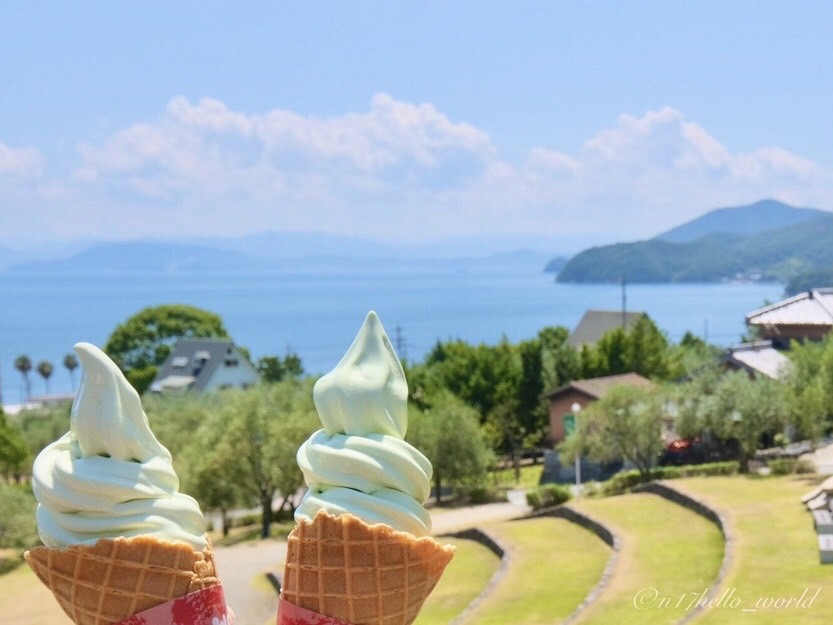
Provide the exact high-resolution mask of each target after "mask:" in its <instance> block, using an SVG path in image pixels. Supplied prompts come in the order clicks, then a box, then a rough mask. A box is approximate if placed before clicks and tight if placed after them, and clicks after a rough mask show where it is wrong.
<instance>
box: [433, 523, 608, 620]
mask: <svg viewBox="0 0 833 625" xmlns="http://www.w3.org/2000/svg"><path fill="white" fill-rule="evenodd" d="M488 529H489V531H490V532H491V533H493V534H494V535H495V537H496V538H497V539H498V540H499V541H500V542H501V543H502V544H503V545H505V546H506V547H507V548H509V549H510V550H511V559H510V561H509V566H508V568H507V571H506V573H505V575H504V577H503V579H502V580H501V583H500V584H499V585H498V586H497V587H496V588H495V589H494V591H493V592H492V593H491V594H490V595H489V597H487V598H486V599H484V601H483V602H482V603H481V604H480V605H479V606H478V607H477V608H476V609H475V611H474V612H473V613H472V614H471V617H470V618H469V619H468V621H467V622H468V623H472V624H476V625H552V624H553V623H558V622H559V621H561V620H563V619H564V618H565V617H567V616H568V615H569V614H570V613H571V612H572V611H573V610H575V608H576V607H577V606H578V605H579V604H580V603H581V602H582V601H583V600H584V598H585V597H586V596H587V594H588V593H589V592H590V590H592V588H593V587H594V586H595V585H596V583H597V582H598V580H599V578H600V577H601V574H602V571H603V570H604V567H605V565H606V564H607V561H608V558H609V557H610V549H609V548H608V547H607V545H605V544H604V543H603V542H602V541H601V540H599V538H598V537H597V536H596V535H595V534H593V533H591V532H589V531H587V530H585V529H583V528H581V527H579V526H578V525H575V524H573V523H570V522H568V521H565V520H563V519H552V518H540V519H529V520H524V521H510V522H505V523H500V524H496V525H492V526H489V528H488ZM446 622H447V621H446Z"/></svg>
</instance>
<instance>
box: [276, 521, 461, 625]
mask: <svg viewBox="0 0 833 625" xmlns="http://www.w3.org/2000/svg"><path fill="white" fill-rule="evenodd" d="M453 555H454V548H453V547H451V546H449V545H441V544H440V543H438V542H437V541H435V540H434V539H433V538H430V537H424V538H416V537H414V536H412V535H411V534H407V533H405V532H397V531H394V530H393V529H391V528H390V527H389V526H387V525H382V524H377V525H368V524H367V523H365V522H364V521H362V520H361V519H358V518H356V517H354V516H352V515H350V514H343V515H340V516H338V517H335V516H332V515H330V514H327V513H326V512H324V511H320V512H318V514H317V515H316V516H315V518H314V519H313V520H312V522H308V521H302V522H301V523H299V524H298V525H296V526H295V529H293V530H292V533H290V535H289V538H288V539H287V556H286V566H285V568H284V578H283V588H282V589H281V597H282V598H283V599H285V600H286V601H289V602H290V603H293V604H295V605H297V606H300V607H302V608H306V609H307V610H312V611H314V612H318V613H319V614H325V615H327V616H331V617H334V618H337V619H340V620H342V621H346V622H347V623H351V624H352V625H410V623H413V621H414V619H415V618H416V617H417V614H418V613H419V610H420V608H421V607H422V604H423V602H424V601H425V599H426V598H427V597H428V595H429V594H431V591H432V590H434V586H436V585H437V582H438V581H439V579H440V576H441V575H442V573H443V570H444V569H445V567H446V565H447V564H448V563H449V562H450V561H451V557H452V556H453Z"/></svg>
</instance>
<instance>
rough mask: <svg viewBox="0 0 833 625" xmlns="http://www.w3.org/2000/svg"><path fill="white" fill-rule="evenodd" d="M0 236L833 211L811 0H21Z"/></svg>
mask: <svg viewBox="0 0 833 625" xmlns="http://www.w3.org/2000/svg"><path fill="white" fill-rule="evenodd" d="M0 20H2V24H3V26H2V36H0V89H2V93H3V97H2V98H0V245H2V246H6V247H25V246H27V245H34V244H43V243H48V242H51V241H67V240H73V239H77V238H92V239H104V238H106V239H131V238H143V237H169V236H211V235H228V236H236V235H242V234H246V233H250V232H258V231H264V230H282V231H323V232H330V233H337V234H350V235H358V236H366V237H369V238H373V239H377V240H380V241H386V242H394V243H402V244H414V243H420V242H425V241H432V240H435V239H438V238H443V237H459V236H485V235H489V236H490V237H491V239H490V240H495V237H498V238H500V237H503V238H504V239H505V240H507V241H509V240H511V241H512V242H513V244H515V243H518V244H523V243H529V245H531V246H534V247H539V248H542V247H543V248H545V249H547V251H576V248H578V247H581V246H584V245H588V244H592V243H605V242H611V241H616V240H625V239H635V238H645V237H649V236H653V235H655V234H657V233H659V232H661V231H662V230H664V229H667V228H670V227H673V226H674V225H677V224H679V223H681V222H683V221H686V220H688V219H691V218H693V217H696V216H698V215H699V214H702V213H703V212H705V211H706V210H708V209H711V208H717V207H720V206H732V205H739V204H745V203H750V202H753V201H755V200H757V199H761V198H763V197H775V198H777V199H781V200H783V201H786V202H789V203H792V204H795V205H801V206H814V207H818V208H823V209H827V210H833V151H831V149H830V146H831V145H833V37H831V34H830V27H831V24H833V4H831V3H824V2H801V3H795V2H630V3H624V2H623V3H614V2H581V3H579V2H575V3H564V2H511V3H510V2H396V3H390V2H388V3H382V2H353V3H348V2H340V3H335V2H326V3H325V2H318V3H315V2H306V3H301V2H293V3H289V2H250V3H245V4H240V3H224V2H217V3H211V4H210V5H209V4H206V3H197V2H181V3H176V4H174V3H171V4H164V3H105V2H80V3H72V2H60V3H45V2H28V3H24V2H18V3H13V4H12V3H10V4H7V5H5V6H4V7H3V8H2V9H0Z"/></svg>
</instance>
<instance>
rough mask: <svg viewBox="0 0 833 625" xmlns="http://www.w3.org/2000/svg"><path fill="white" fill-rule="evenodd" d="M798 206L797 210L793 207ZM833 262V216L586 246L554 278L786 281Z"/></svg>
mask: <svg viewBox="0 0 833 625" xmlns="http://www.w3.org/2000/svg"><path fill="white" fill-rule="evenodd" d="M796 210H798V209H796ZM831 266H833V215H829V214H824V215H823V216H821V217H815V218H813V219H811V220H808V221H802V222H799V223H794V224H792V225H786V226H782V227H780V228H776V229H771V230H767V231H764V232H759V233H756V234H752V235H747V236H743V235H741V234H738V233H718V232H715V233H708V234H706V235H704V236H703V237H701V238H700V239H697V240H696V241H693V242H690V243H672V242H669V241H665V240H662V239H652V240H650V241H638V242H635V243H618V244H615V245H607V246H603V247H596V248H591V249H589V250H585V251H584V252H581V253H580V254H577V255H576V256H574V257H573V258H572V259H571V260H570V262H569V263H567V265H566V266H565V267H564V268H563V269H562V271H561V272H560V273H559V274H558V276H557V278H556V279H557V280H558V281H559V282H577V283H604V282H618V281H620V280H622V278H623V277H624V278H625V279H626V280H627V281H628V282H631V283H634V282H642V283H658V282H659V283H661V282H714V281H719V280H727V279H734V278H737V277H745V278H762V279H768V280H778V281H781V282H787V281H788V280H790V279H792V278H795V277H796V276H798V275H800V274H804V273H806V272H810V271H816V270H820V269H826V268H829V267H831Z"/></svg>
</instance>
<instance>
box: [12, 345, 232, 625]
mask: <svg viewBox="0 0 833 625" xmlns="http://www.w3.org/2000/svg"><path fill="white" fill-rule="evenodd" d="M75 351H76V353H77V354H78V356H79V359H80V361H81V366H82V370H83V378H82V381H81V387H80V390H79V391H78V394H77V396H76V398H75V402H74V404H73V407H72V414H71V417H70V431H69V432H68V433H67V434H65V435H64V436H62V437H61V438H60V439H58V440H57V441H55V442H54V443H52V444H51V445H49V446H47V447H46V448H45V449H44V450H43V451H42V452H41V453H40V454H39V455H38V457H37V458H36V460H35V463H34V466H33V469H32V486H33V490H34V493H35V497H36V498H37V500H38V508H37V522H38V532H39V534H40V537H41V540H42V541H43V543H44V545H45V546H43V547H36V548H34V549H31V550H30V551H28V552H26V561H27V562H28V563H29V566H30V567H31V568H32V570H33V571H34V572H35V574H36V575H37V576H38V577H39V578H40V579H41V581H42V582H43V583H44V584H46V586H47V587H49V589H50V590H51V591H52V592H53V594H54V595H55V598H56V599H57V600H58V602H59V603H60V605H61V607H62V608H63V609H64V611H65V612H66V613H67V614H68V615H69V617H70V618H71V619H72V620H73V621H74V622H75V623H76V624H77V625H111V624H112V623H123V622H125V621H126V620H127V619H128V618H129V617H134V618H131V619H130V621H129V622H130V623H131V625H132V624H133V623H136V624H137V625H138V624H140V623H147V624H148V625H152V624H154V623H155V622H157V621H156V620H154V617H151V616H146V617H145V618H144V619H143V620H138V619H137V617H135V615H137V614H145V615H148V614H150V612H148V610H149V609H151V608H153V609H155V610H156V611H157V613H158V612H159V611H160V610H162V609H163V608H165V607H166V606H167V607H168V608H169V609H170V610H173V611H174V612H176V611H177V610H178V611H179V612H180V613H185V614H188V615H190V616H189V618H191V622H192V623H194V625H203V621H202V620H200V619H201V618H208V619H209V620H206V621H205V623H206V624H210V623H211V620H210V619H211V618H212V616H210V615H216V616H219V619H222V618H223V617H224V616H225V609H226V608H225V602H224V599H223V598H222V589H221V587H220V586H219V579H218V578H217V574H216V570H215V566H214V557H213V552H212V550H211V546H210V544H208V542H207V539H206V537H205V536H204V534H205V519H204V517H203V514H202V512H201V511H200V508H199V505H198V504H197V502H196V501H195V500H194V499H192V498H191V497H189V496H188V495H185V494H183V493H180V492H179V491H178V488H179V479H178V478H177V475H176V473H175V472H174V469H173V465H172V464H171V455H170V453H169V452H168V450H167V449H166V448H165V447H164V446H163V445H162V444H161V443H159V441H158V440H156V437H155V436H154V435H153V433H152V432H151V430H150V427H149V424H148V420H147V416H146V415H145V413H144V411H143V410H142V405H141V401H140V400H139V396H138V394H137V393H136V391H135V390H134V389H133V388H132V387H131V386H130V384H129V383H128V382H127V380H126V379H125V378H124V376H123V375H122V373H121V371H119V369H118V367H116V365H115V364H114V363H113V362H112V361H111V360H110V359H109V358H108V357H107V356H106V354H104V352H102V351H101V350H99V349H98V348H96V347H94V346H93V345H90V344H88V343H79V344H78V345H76V346H75ZM198 591H202V592H198ZM185 596H187V597H189V601H188V602H187V603H185V602H179V603H175V604H171V605H167V604H168V603H170V602H171V600H173V599H176V598H178V597H185ZM200 614H201V615H203V616H202V617H200V616H199V615H200ZM155 618H159V617H158V616H157V617H155ZM160 622H161V621H160ZM167 622H171V621H170V620H168V621H167Z"/></svg>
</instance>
